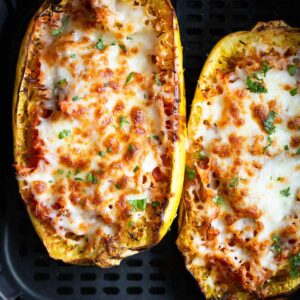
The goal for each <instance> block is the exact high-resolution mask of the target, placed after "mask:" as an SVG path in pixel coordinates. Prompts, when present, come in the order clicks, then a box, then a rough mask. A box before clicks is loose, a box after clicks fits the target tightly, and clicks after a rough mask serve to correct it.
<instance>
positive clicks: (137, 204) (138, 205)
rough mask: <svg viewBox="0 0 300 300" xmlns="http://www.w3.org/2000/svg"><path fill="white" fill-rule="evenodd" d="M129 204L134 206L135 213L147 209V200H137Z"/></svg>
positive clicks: (130, 201)
mask: <svg viewBox="0 0 300 300" xmlns="http://www.w3.org/2000/svg"><path fill="white" fill-rule="evenodd" d="M128 202H129V204H130V205H131V206H132V208H133V211H141V210H145V209H146V202H147V199H146V198H145V199H135V200H128Z"/></svg>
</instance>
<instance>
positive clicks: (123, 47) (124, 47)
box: [119, 44, 127, 52]
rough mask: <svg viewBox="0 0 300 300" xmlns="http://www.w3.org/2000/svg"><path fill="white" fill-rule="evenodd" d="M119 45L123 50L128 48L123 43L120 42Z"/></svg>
mask: <svg viewBox="0 0 300 300" xmlns="http://www.w3.org/2000/svg"><path fill="white" fill-rule="evenodd" d="M119 47H120V49H122V51H124V52H126V51H127V49H126V46H125V45H122V44H119Z"/></svg>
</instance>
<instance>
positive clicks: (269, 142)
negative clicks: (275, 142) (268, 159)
mask: <svg viewBox="0 0 300 300" xmlns="http://www.w3.org/2000/svg"><path fill="white" fill-rule="evenodd" d="M267 141H268V144H267V145H266V146H265V147H264V148H263V153H266V151H267V149H268V148H269V147H270V146H271V145H272V139H271V137H270V136H269V135H268V137H267Z"/></svg>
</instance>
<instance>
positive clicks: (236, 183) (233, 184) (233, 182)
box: [228, 177, 240, 188]
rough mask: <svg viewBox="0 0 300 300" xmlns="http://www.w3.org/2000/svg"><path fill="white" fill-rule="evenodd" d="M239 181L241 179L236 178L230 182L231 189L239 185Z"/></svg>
mask: <svg viewBox="0 0 300 300" xmlns="http://www.w3.org/2000/svg"><path fill="white" fill-rule="evenodd" d="M239 181H240V179H239V178H238V177H235V178H233V179H231V180H230V181H229V184H228V185H229V187H230V188H234V187H236V186H237V185H238V184H239Z"/></svg>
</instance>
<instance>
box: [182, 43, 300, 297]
mask: <svg viewBox="0 0 300 300" xmlns="http://www.w3.org/2000/svg"><path fill="white" fill-rule="evenodd" d="M299 59H300V51H299V49H296V48H290V49H288V48H283V47H276V46H273V45H269V44H258V43H255V42H252V44H248V45H247V47H246V50H245V52H244V53H243V56H242V57H241V56H240V55H238V56H237V57H232V58H231V64H230V66H231V67H230V68H228V70H227V71H226V70H222V71H221V70H217V72H216V76H215V78H214V80H213V81H214V83H211V86H210V90H205V91H202V95H203V101H202V100H201V101H199V100H197V98H196V99H195V102H194V105H193V108H192V113H191V117H190V121H189V129H188V134H189V144H188V155H187V157H188V160H187V168H186V173H187V176H186V182H185V192H184V202H185V203H184V206H185V214H186V216H187V218H186V220H187V221H186V223H185V224H184V225H183V228H182V229H181V231H180V236H179V239H178V241H177V243H178V246H179V248H180V249H181V251H182V252H183V254H184V255H185V257H186V262H187V266H188V268H189V269H190V271H191V272H192V273H193V274H194V275H195V277H196V278H197V280H198V281H199V282H200V285H201V287H202V288H203V289H204V291H205V293H206V295H207V296H208V297H210V295H212V292H211V291H214V294H213V295H214V296H216V294H219V295H220V296H222V295H224V293H225V292H230V291H232V290H234V289H235V290H239V289H240V290H244V291H249V292H257V291H258V290H259V289H260V288H261V287H262V286H263V284H264V283H265V282H266V281H267V280H268V279H270V278H271V277H272V276H274V275H276V274H277V273H278V272H279V270H281V269H282V267H283V266H285V265H287V264H288V263H289V259H290V257H291V256H293V255H294V254H295V253H297V252H298V251H299V246H300V244H299V241H300V240H299V229H300V223H299V214H300V202H299V201H300V198H299V193H300V159H299V158H300V151H299V137H300V131H299V130H300V126H299V118H300V94H299V93H298V89H299V82H300V73H299V66H300V65H299ZM200 85H201V83H200ZM199 88H200V89H201V86H200V87H199ZM196 95H197V94H196ZM183 222H184V221H183ZM203 268H205V270H206V271H205V272H204V273H203V272H202V271H201V272H200V270H203Z"/></svg>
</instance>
